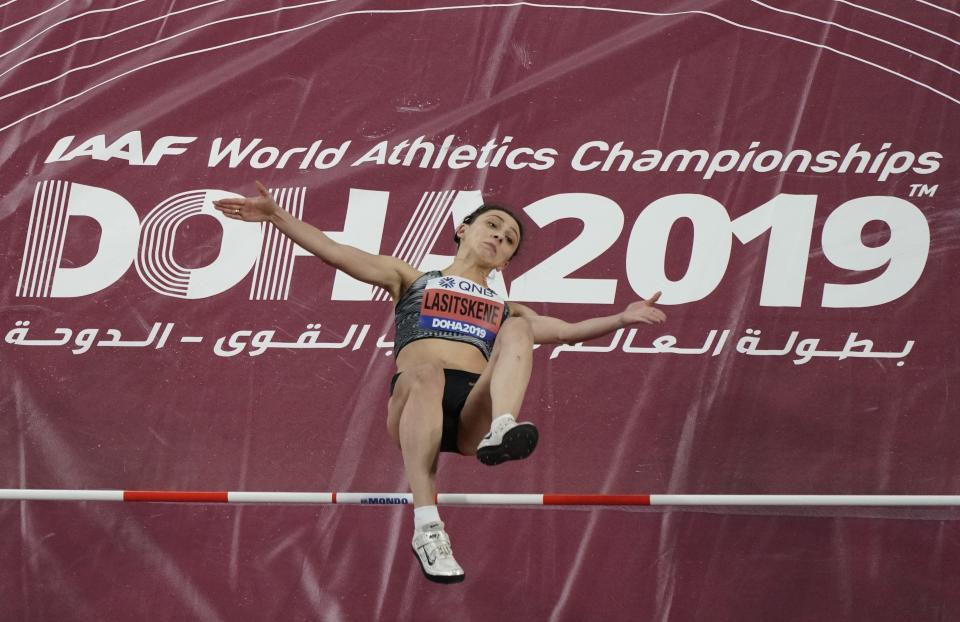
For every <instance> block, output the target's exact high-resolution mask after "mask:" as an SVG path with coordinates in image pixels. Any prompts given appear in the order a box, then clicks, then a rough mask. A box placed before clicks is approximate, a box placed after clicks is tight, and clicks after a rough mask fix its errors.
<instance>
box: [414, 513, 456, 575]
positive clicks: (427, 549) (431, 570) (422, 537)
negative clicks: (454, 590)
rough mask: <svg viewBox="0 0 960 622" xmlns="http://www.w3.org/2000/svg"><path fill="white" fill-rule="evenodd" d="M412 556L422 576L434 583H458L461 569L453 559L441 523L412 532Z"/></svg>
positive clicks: (448, 537)
mask: <svg viewBox="0 0 960 622" xmlns="http://www.w3.org/2000/svg"><path fill="white" fill-rule="evenodd" d="M413 554H414V555H416V556H417V561H419V562H420V569H421V570H423V574H424V576H426V577H427V578H428V579H430V580H431V581H434V582H436V583H460V582H461V581H463V579H464V574H463V568H461V567H460V564H458V563H457V560H455V559H454V558H453V550H452V549H451V548H450V536H448V535H447V532H446V531H444V530H443V522H437V523H429V524H426V525H424V526H423V527H421V528H420V529H416V530H414V532H413Z"/></svg>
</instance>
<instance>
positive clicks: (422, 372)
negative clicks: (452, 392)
mask: <svg viewBox="0 0 960 622" xmlns="http://www.w3.org/2000/svg"><path fill="white" fill-rule="evenodd" d="M403 375H404V376H407V381H408V382H409V387H410V388H409V391H410V392H411V393H442V392H443V385H444V375H443V368H442V367H440V366H439V365H432V364H429V363H424V364H421V365H416V366H414V367H411V368H410V369H405V370H404V371H403Z"/></svg>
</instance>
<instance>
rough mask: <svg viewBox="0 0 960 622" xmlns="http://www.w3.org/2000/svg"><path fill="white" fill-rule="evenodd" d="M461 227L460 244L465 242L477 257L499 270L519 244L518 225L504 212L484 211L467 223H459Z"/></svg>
mask: <svg viewBox="0 0 960 622" xmlns="http://www.w3.org/2000/svg"><path fill="white" fill-rule="evenodd" d="M461 228H462V232H461V234H460V245H461V246H463V244H464V242H466V244H467V245H468V247H469V248H470V250H471V251H473V252H474V253H475V254H476V255H477V256H478V257H481V258H482V259H483V260H484V261H488V262H490V264H491V265H492V266H494V267H496V268H498V269H501V270H502V269H503V267H504V266H506V265H507V262H508V261H510V258H511V257H513V254H514V253H515V252H517V246H518V245H519V244H520V226H519V225H518V224H517V221H515V220H514V219H513V217H512V216H510V214H507V213H506V212H501V211H497V210H491V211H489V212H484V213H483V214H480V215H479V216H477V219H476V220H475V221H473V222H472V223H470V224H469V225H461Z"/></svg>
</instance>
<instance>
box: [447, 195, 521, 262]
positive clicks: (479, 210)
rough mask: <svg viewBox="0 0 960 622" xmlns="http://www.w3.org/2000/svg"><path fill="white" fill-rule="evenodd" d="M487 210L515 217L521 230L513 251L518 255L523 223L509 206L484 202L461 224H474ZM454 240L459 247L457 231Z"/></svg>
mask: <svg viewBox="0 0 960 622" xmlns="http://www.w3.org/2000/svg"><path fill="white" fill-rule="evenodd" d="M487 212H503V213H504V214H506V215H507V216H509V217H510V218H513V220H514V222H516V223H517V228H518V229H519V230H520V239H519V240H517V248H516V249H515V250H514V251H513V254H514V255H516V254H517V251H519V250H520V242H522V241H523V223H522V222H520V219H519V218H517V215H516V214H514V213H513V212H511V211H510V210H508V209H507V208H505V207H501V206H499V205H496V204H494V203H484V204H483V205H481V206H480V207H478V208H477V209H475V210H473V211H472V212H470V213H469V214H467V216H466V217H465V218H464V219H463V222H462V223H460V224H462V225H470V224H473V222H474V221H475V220H476V219H477V217H479V216H480V215H482V214H485V213H487ZM453 241H454V242H456V243H457V248H460V236H458V235H457V233H456V232H454V233H453Z"/></svg>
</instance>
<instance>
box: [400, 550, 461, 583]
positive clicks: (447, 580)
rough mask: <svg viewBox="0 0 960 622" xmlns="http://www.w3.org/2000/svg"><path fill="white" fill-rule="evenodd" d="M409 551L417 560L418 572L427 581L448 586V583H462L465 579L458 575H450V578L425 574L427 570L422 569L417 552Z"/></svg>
mask: <svg viewBox="0 0 960 622" xmlns="http://www.w3.org/2000/svg"><path fill="white" fill-rule="evenodd" d="M410 550H411V551H413V556H414V557H416V558H417V565H418V566H420V572H422V573H423V576H425V577H426V578H427V580H428V581H433V582H434V583H445V584H449V583H462V582H463V580H464V579H466V578H467V575H466V574H458V575H452V576H448V575H435V574H430V573H428V572H427V569H426V568H424V567H423V562H422V561H420V556H419V555H417V550H416V549H410Z"/></svg>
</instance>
